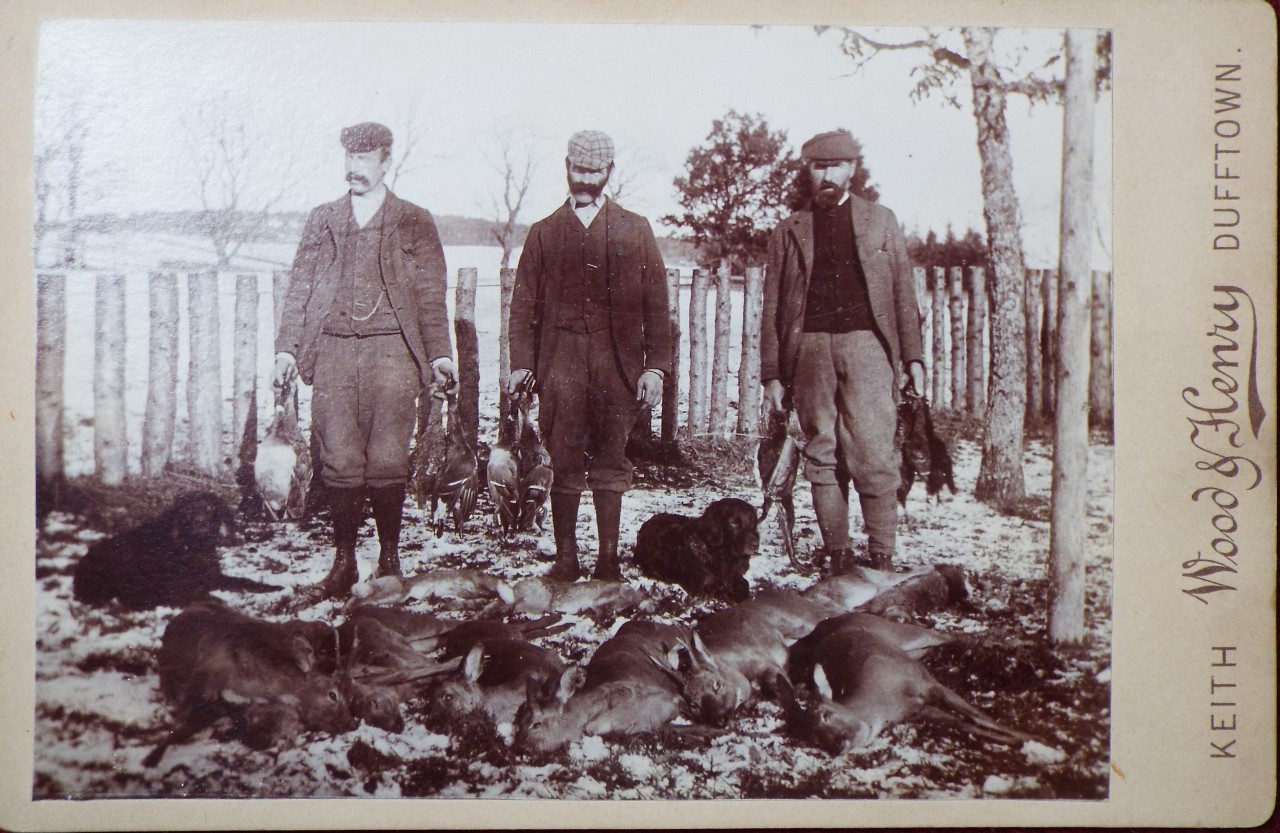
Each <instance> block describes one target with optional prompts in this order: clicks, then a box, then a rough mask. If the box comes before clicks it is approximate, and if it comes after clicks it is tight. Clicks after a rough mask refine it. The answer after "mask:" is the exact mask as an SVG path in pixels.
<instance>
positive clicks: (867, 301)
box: [760, 130, 924, 573]
mask: <svg viewBox="0 0 1280 833" xmlns="http://www.w3.org/2000/svg"><path fill="white" fill-rule="evenodd" d="M858 155H859V154H858V146H857V143H856V142H855V141H854V138H853V136H851V135H850V134H849V133H848V132H847V131H843V130H836V131H832V132H829V133H820V134H818V135H817V136H814V137H813V138H812V139H810V140H809V141H807V142H805V143H804V145H803V147H802V148H801V156H802V158H803V159H804V161H805V163H806V166H807V169H808V176H809V178H810V182H811V184H812V185H813V194H814V196H813V201H812V205H811V206H810V207H809V208H808V209H805V210H803V211H799V212H797V213H795V214H793V215H792V216H790V217H788V218H787V219H785V220H783V221H782V222H781V223H780V224H779V225H778V227H777V228H776V229H775V230H774V232H773V236H772V238H771V239H770V241H769V262H768V268H767V271H766V272H765V284H764V328H763V329H764V332H763V334H762V337H761V344H760V352H761V372H760V377H761V380H762V382H763V383H764V397H765V403H766V405H767V407H769V408H770V409H771V410H774V411H781V410H784V409H785V408H786V407H788V406H789V405H790V404H794V407H795V410H796V415H797V416H798V417H799V421H800V427H801V428H802V430H803V431H804V433H805V435H806V436H807V437H808V439H809V441H808V444H807V445H806V446H805V451H804V463H805V467H804V470H805V477H806V479H808V480H809V483H810V485H811V487H812V494H813V508H814V513H815V514H816V515H817V520H818V529H819V531H820V532H821V534H822V541H823V548H824V551H825V555H826V558H827V562H828V565H829V568H830V570H831V571H832V572H835V573H840V572H847V571H848V570H849V569H851V568H852V567H853V566H855V562H854V555H853V550H852V545H851V542H850V537H849V506H848V494H847V486H846V487H842V486H841V485H840V483H839V479H838V478H837V473H836V472H837V468H840V469H843V471H844V472H847V473H848V474H849V475H850V476H851V478H852V482H853V486H854V488H855V489H856V490H857V493H858V500H859V503H860V504H861V508H862V517H863V523H864V525H865V528H866V532H867V548H868V554H869V560H870V563H871V565H872V566H874V567H877V568H880V569H890V568H891V567H892V565H893V555H894V549H895V543H896V542H895V538H896V532H897V523H898V505H897V496H896V492H897V489H898V482H899V474H898V461H897V455H896V453H895V452H894V448H893V435H894V430H895V428H896V426H897V406H896V404H895V403H896V399H897V396H898V389H899V387H900V381H899V379H900V374H901V373H902V372H904V371H905V372H906V374H907V378H908V379H909V381H910V384H911V385H912V386H913V387H914V389H915V391H916V392H917V393H920V392H923V390H924V364H923V360H924V355H923V348H922V345H921V337H920V313H919V311H918V307H917V305H916V294H915V283H914V281H913V280H912V276H911V266H910V263H909V261H908V259H907V247H906V241H905V239H904V238H903V235H902V229H901V228H900V227H899V225H898V220H897V218H896V217H895V216H894V214H893V212H892V211H890V210H889V209H887V208H884V207H883V206H880V205H877V204H875V203H872V202H868V201H867V200H864V199H862V198H860V197H857V196H855V195H853V194H851V193H849V190H848V189H849V183H850V181H851V180H852V178H853V175H854V173H855V164H856V163H855V162H854V160H855V159H856V158H857V156H858Z"/></svg>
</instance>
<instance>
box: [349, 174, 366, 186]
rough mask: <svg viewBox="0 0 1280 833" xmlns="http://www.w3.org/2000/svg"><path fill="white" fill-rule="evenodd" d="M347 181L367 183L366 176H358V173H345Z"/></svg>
mask: <svg viewBox="0 0 1280 833" xmlns="http://www.w3.org/2000/svg"><path fill="white" fill-rule="evenodd" d="M347 182H350V183H356V182H359V183H360V184H361V185H368V184H369V180H368V179H367V178H366V177H363V176H360V174H347Z"/></svg>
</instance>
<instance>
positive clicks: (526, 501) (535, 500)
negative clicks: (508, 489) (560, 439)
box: [514, 391, 555, 532]
mask: <svg viewBox="0 0 1280 833" xmlns="http://www.w3.org/2000/svg"><path fill="white" fill-rule="evenodd" d="M531 395H532V394H531V393H529V392H527V391H525V392H523V393H518V394H517V396H516V397H515V398H514V403H515V405H514V406H515V407H516V409H517V411H518V412H519V415H520V417H519V418H520V442H519V445H518V447H517V457H518V460H519V464H520V481H519V482H520V490H519V491H520V517H519V520H518V526H519V529H520V530H521V531H522V532H532V531H533V530H534V528H535V527H536V528H537V529H538V531H541V530H542V524H543V522H544V521H545V520H546V515H547V498H548V496H550V494H551V484H552V482H553V481H554V479H555V476H554V474H553V472H552V469H551V455H550V454H549V453H547V449H546V446H544V445H543V444H542V438H541V437H539V436H538V430H537V429H536V428H535V427H534V425H533V420H532V419H531V418H530V416H529V408H530V398H531Z"/></svg>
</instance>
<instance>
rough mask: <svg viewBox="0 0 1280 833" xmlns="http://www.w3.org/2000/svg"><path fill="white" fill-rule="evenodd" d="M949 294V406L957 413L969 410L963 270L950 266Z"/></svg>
mask: <svg viewBox="0 0 1280 833" xmlns="http://www.w3.org/2000/svg"><path fill="white" fill-rule="evenodd" d="M948 290H949V292H950V295H951V408H952V410H953V411H955V412H956V413H957V414H962V413H964V412H965V411H967V410H969V401H968V399H967V398H966V397H965V393H966V392H967V391H966V390H965V338H964V324H965V320H964V319H965V315H964V271H963V270H962V269H961V268H960V267H959V266H952V267H951V280H950V281H949V282H948Z"/></svg>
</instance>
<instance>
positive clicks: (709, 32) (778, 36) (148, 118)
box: [37, 21, 1111, 267]
mask: <svg viewBox="0 0 1280 833" xmlns="http://www.w3.org/2000/svg"><path fill="white" fill-rule="evenodd" d="M917 35H918V30H915V31H912V30H892V29H886V30H880V31H879V32H878V33H877V36H878V37H880V38H881V39H885V40H889V39H900V40H905V39H909V38H912V37H915V36H917ZM1061 42H1062V31H1061V30H1031V31H1027V30H1020V31H1014V30H1004V31H1002V32H1001V33H1000V35H999V39H998V40H997V45H998V46H1001V45H1003V46H1004V47H1005V48H1006V51H1007V53H1008V50H1013V49H1019V50H1022V51H1023V52H1024V53H1025V56H1026V58H1027V60H1030V61H1032V62H1033V63H1034V62H1035V61H1037V60H1042V59H1043V56H1044V55H1046V54H1048V52H1049V51H1052V50H1053V49H1055V48H1058V47H1059V46H1060V45H1061ZM838 43H839V41H838V39H837V38H836V37H835V35H834V33H827V34H825V35H822V36H819V35H817V34H815V32H814V30H813V29H812V28H810V27H767V28H758V29H753V28H751V27H746V26H687V25H685V26H675V25H670V26H667V25H628V24H593V25H588V24H575V25H566V24H519V25H516V24H499V23H448V24H442V23H402V22H397V23H296V22H280V23H271V22H244V23H223V22H183V21H53V22H48V23H46V24H45V25H44V28H43V30H42V34H41V47H40V56H39V62H40V63H39V76H38V82H37V88H38V89H37V95H38V109H37V131H38V135H37V141H39V138H40V132H42V131H47V130H49V129H50V125H56V124H57V122H58V120H59V117H60V115H61V114H62V113H63V112H64V109H63V108H65V106H66V105H67V103H68V102H70V101H73V100H74V101H78V106H79V107H80V108H81V109H82V110H83V112H85V113H86V114H87V116H88V117H89V119H90V136H89V140H88V148H89V153H90V170H91V171H93V172H94V175H95V176H96V183H95V184H96V187H95V188H93V189H92V193H91V194H90V197H91V198H90V200H89V201H88V204H87V205H86V206H85V208H84V210H86V211H116V212H120V213H126V214H127V213H133V212H137V211H144V210H148V209H177V208H196V207H199V192H198V186H197V183H196V179H195V176H194V173H193V166H192V162H191V160H192V155H193V148H194V147H195V146H196V144H197V143H198V142H199V141H200V140H201V136H200V131H199V130H198V129H196V127H195V120H194V111H195V106H196V105H197V104H198V103H200V102H204V101H209V100H223V101H225V106H226V107H227V108H228V109H229V110H230V111H232V112H235V113H237V114H239V116H240V117H241V118H242V119H243V121H244V123H245V126H246V130H247V134H248V135H249V136H250V138H251V141H252V142H253V143H254V145H255V147H256V148H258V149H259V150H260V153H258V154H256V156H257V159H256V161H257V165H256V166H255V168H254V170H255V171H256V173H257V176H258V177H259V179H260V181H261V182H262V183H263V184H264V186H265V187H268V188H270V187H275V188H278V187H279V185H278V183H279V182H280V180H281V177H282V176H284V175H285V174H286V173H288V174H289V175H290V176H291V178H292V179H293V180H296V183H297V184H296V186H295V187H294V188H292V189H290V191H289V192H288V194H287V195H286V197H285V198H284V200H283V201H282V202H281V203H279V204H278V206H277V207H278V208H280V209H296V210H305V209H307V208H310V207H312V206H314V205H316V204H318V203H320V202H324V201H327V200H331V199H333V198H335V197H337V196H339V195H340V194H341V193H343V191H344V190H345V185H344V182H343V179H342V174H343V171H342V149H341V146H340V145H339V143H338V133H339V131H340V130H341V128H342V127H343V126H345V125H348V124H352V123H355V122H359V121H367V120H373V121H381V122H383V123H385V124H387V125H388V126H389V127H390V128H391V129H392V131H393V132H395V133H396V134H397V137H398V138H400V139H401V140H403V138H404V137H405V136H406V130H407V129H408V128H409V127H410V125H411V124H413V125H416V129H417V131H418V132H419V133H420V134H421V139H420V141H419V143H418V145H417V147H416V148H415V149H414V150H413V152H412V155H411V157H410V161H409V165H408V167H412V168H414V170H413V171H412V172H410V173H407V174H405V175H402V176H401V178H400V180H399V181H398V182H397V184H396V191H397V192H398V193H399V194H400V195H401V196H404V197H405V198H407V199H410V200H412V201H414V202H417V203H419V204H421V205H424V206H425V207H427V208H428V209H430V210H431V211H432V212H434V213H437V214H460V215H468V216H492V213H491V212H492V200H493V198H494V197H495V196H496V195H497V194H498V192H499V189H500V187H501V181H500V178H499V177H498V175H497V174H496V173H495V172H494V171H493V169H492V167H491V165H490V161H489V160H492V159H494V158H496V150H495V139H494V136H495V135H496V133H497V132H498V131H499V130H503V129H507V130H510V131H514V135H516V136H517V137H522V141H524V142H525V143H526V144H527V145H528V146H529V147H531V148H532V149H533V151H534V154H535V156H536V158H537V159H538V160H539V166H538V169H537V172H536V176H535V179H534V183H533V187H532V189H531V191H530V193H529V195H528V198H527V200H526V203H525V206H526V207H525V210H524V211H523V212H522V215H521V218H520V219H521V221H522V222H526V223H528V222H532V221H533V220H536V219H538V218H539V217H542V216H544V215H546V214H548V213H550V212H551V211H552V210H554V208H555V207H556V205H557V204H558V203H559V202H560V201H562V200H563V199H564V197H565V189H564V168H563V158H564V152H565V151H564V147H565V142H566V141H567V139H568V137H569V135H570V134H572V133H573V132H574V131H576V130H580V129H585V128H592V129H599V130H604V131H606V132H607V133H609V134H610V135H611V136H612V137H613V139H614V141H615V144H616V145H617V148H618V167H619V173H620V174H621V173H623V172H625V171H626V170H628V168H629V167H630V168H634V169H635V171H636V173H635V181H634V184H633V186H632V189H631V190H630V192H629V193H628V194H627V195H626V196H625V198H624V199H623V200H622V202H623V204H624V205H627V207H630V208H632V209H634V210H637V211H640V212H641V213H644V214H646V215H647V216H649V217H650V218H652V219H654V220H655V226H656V228H657V230H658V233H660V234H663V233H671V229H669V228H667V227H665V226H662V225H659V224H657V223H656V220H657V218H658V217H659V216H661V215H663V214H666V213H672V212H675V211H676V209H677V203H676V191H675V188H674V186H673V185H672V180H673V179H674V178H675V177H676V176H678V175H680V174H681V173H683V166H684V160H685V157H686V155H687V154H688V152H689V150H690V149H691V148H692V147H694V146H696V145H698V144H701V143H702V142H703V141H704V140H705V139H706V136H707V134H708V132H709V131H710V129H711V122H712V120H713V119H716V118H719V117H722V116H724V115H725V113H726V112H727V111H728V110H730V109H737V110H739V111H740V112H747V113H753V114H755V113H759V114H761V115H763V116H764V118H765V120H766V121H767V123H768V124H769V126H770V128H771V129H773V130H783V131H785V132H786V133H787V136H788V140H789V142H790V144H791V145H792V147H793V148H794V149H796V150H797V151H798V149H799V146H800V145H801V144H802V143H803V142H804V140H805V139H807V138H808V137H809V136H811V135H813V134H814V133H817V132H820V131H824V130H830V129H832V128H834V127H846V128H848V129H850V130H851V131H852V132H853V134H854V135H855V136H856V137H857V138H858V139H859V141H861V142H862V145H863V148H864V156H865V159H866V163H867V166H868V168H869V169H870V171H871V180H872V183H873V184H874V185H876V187H877V188H878V189H879V191H880V200H881V202H882V203H883V204H885V205H887V206H888V207H890V208H892V209H893V210H894V211H895V212H896V213H897V215H898V217H899V219H900V220H901V221H902V222H903V224H904V225H905V226H906V228H907V229H908V231H919V232H920V233H921V234H922V235H923V233H924V232H925V231H927V230H929V229H933V230H935V231H937V232H938V233H939V234H941V233H943V231H944V230H945V228H946V226H947V225H948V223H949V224H950V225H951V226H952V227H953V228H954V229H955V230H956V232H957V233H958V234H959V233H963V231H964V230H965V229H967V228H969V227H973V228H975V229H978V230H979V231H984V224H983V219H982V195H981V182H980V176H979V164H978V162H979V160H978V152H977V147H976V129H975V127H974V122H973V118H972V115H971V113H970V109H969V107H970V95H971V93H970V91H969V88H968V85H967V84H966V83H963V82H962V83H960V84H957V85H956V87H955V90H954V91H955V94H956V96H957V98H958V100H959V102H960V104H961V105H962V107H961V109H958V110H957V109H955V108H953V107H951V106H950V105H948V104H947V103H945V101H944V100H943V99H942V97H940V96H936V95H935V96H934V97H932V98H929V99H925V100H923V101H920V102H917V103H913V102H911V101H910V100H909V99H908V93H909V92H910V90H911V87H912V85H913V83H914V79H913V78H912V77H911V75H910V72H911V68H912V67H913V66H914V65H915V63H916V62H918V61H919V58H920V56H919V55H918V54H917V53H916V52H914V51H908V52H897V53H886V54H883V55H881V56H879V57H877V58H876V59H875V60H873V61H872V62H871V63H870V64H869V65H868V66H867V67H866V68H864V69H863V70H862V71H861V72H859V73H856V74H855V73H854V72H853V64H852V63H851V62H850V61H849V59H848V58H846V57H845V56H844V55H843V54H842V53H841V52H840V50H839V48H838ZM1008 54H1011V53H1008ZM1008 119H1009V125H1010V133H1011V136H1012V144H1013V153H1014V166H1015V185H1016V187H1017V190H1018V195H1019V198H1020V200H1021V205H1022V211H1023V243H1024V248H1025V250H1026V257H1027V261H1028V265H1029V266H1033V267H1034V266H1052V265H1056V261H1057V227H1058V198H1059V183H1060V176H1061V156H1060V147H1061V141H1062V133H1061V131H1062V111H1061V108H1060V107H1057V106H1049V105H1038V106H1036V107H1034V108H1032V107H1030V106H1029V105H1028V104H1027V103H1026V101H1025V99H1021V98H1017V97H1014V98H1011V99H1010V105H1009V112H1008ZM1097 123H1098V127H1097V154H1096V157H1097V159H1096V162H1095V176H1096V188H1095V194H1096V196H1095V208H1096V214H1097V217H1098V225H1099V236H1100V240H1099V239H1095V258H1094V259H1095V263H1096V264H1097V265H1099V266H1102V267H1105V266H1107V265H1109V259H1110V255H1109V249H1110V238H1111V235H1110V220H1111V207H1110V195H1111V182H1110V177H1111V164H1110V155H1111V147H1110V141H1111V123H1110V96H1107V95H1104V96H1103V97H1102V98H1101V99H1100V100H1099V105H1098V111H1097ZM402 150H403V141H401V142H400V144H399V145H398V146H397V148H396V149H395V152H396V153H399V152H401V151H402Z"/></svg>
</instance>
